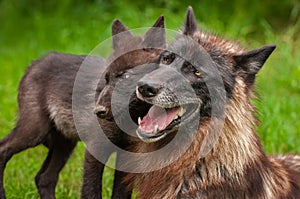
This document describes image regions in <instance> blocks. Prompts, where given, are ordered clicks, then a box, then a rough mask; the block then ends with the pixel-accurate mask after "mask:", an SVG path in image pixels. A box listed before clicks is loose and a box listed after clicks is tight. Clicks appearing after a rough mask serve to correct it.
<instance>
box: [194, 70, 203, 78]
mask: <svg viewBox="0 0 300 199" xmlns="http://www.w3.org/2000/svg"><path fill="white" fill-rule="evenodd" d="M194 74H195V75H196V76H197V77H200V75H201V74H202V73H201V72H200V71H197V70H196V71H195V72H194Z"/></svg>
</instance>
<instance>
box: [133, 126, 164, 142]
mask: <svg viewBox="0 0 300 199" xmlns="http://www.w3.org/2000/svg"><path fill="white" fill-rule="evenodd" d="M136 134H137V135H138V137H139V138H140V139H141V140H142V141H144V142H147V143H150V142H156V141H158V140H161V139H162V138H164V137H165V136H166V135H167V133H164V132H163V131H159V132H157V133H144V132H142V131H141V129H139V128H138V129H137V131H136Z"/></svg>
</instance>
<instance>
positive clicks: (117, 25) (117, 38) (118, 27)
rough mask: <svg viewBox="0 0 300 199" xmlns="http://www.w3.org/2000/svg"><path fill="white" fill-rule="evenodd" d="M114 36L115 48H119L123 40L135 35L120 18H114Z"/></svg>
mask: <svg viewBox="0 0 300 199" xmlns="http://www.w3.org/2000/svg"><path fill="white" fill-rule="evenodd" d="M120 33H122V34H120ZM112 36H113V38H112V43H113V48H114V49H117V48H119V47H120V46H121V43H122V42H121V41H122V40H128V39H130V38H131V37H133V35H132V34H131V32H130V31H129V30H128V28H127V27H126V26H125V25H123V24H122V23H121V22H120V21H119V20H118V19H116V20H114V22H113V24H112Z"/></svg>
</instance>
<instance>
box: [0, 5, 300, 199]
mask: <svg viewBox="0 0 300 199" xmlns="http://www.w3.org/2000/svg"><path fill="white" fill-rule="evenodd" d="M188 5H192V6H193V8H194V11H195V14H196V16H197V19H198V22H199V27H201V28H202V29H204V30H207V31H209V32H212V33H215V34H218V35H221V36H223V37H225V38H227V39H231V40H235V41H238V42H239V43H241V44H242V45H243V46H245V47H247V48H248V49H252V48H257V47H260V46H262V45H265V44H270V43H275V44H277V49H276V50H275V52H274V53H273V54H272V55H271V57H270V58H269V60H268V61H267V63H266V64H265V66H264V68H263V69H262V71H261V72H260V73H259V75H258V81H257V91H258V94H259V98H258V100H256V101H255V104H256V105H257V107H258V110H259V114H258V116H259V118H260V121H261V125H260V126H259V127H258V131H259V135H260V137H261V139H262V143H263V146H264V148H265V150H266V151H267V153H270V154H271V153H287V152H291V153H300V139H299V135H300V131H299V129H300V120H299V117H300V60H299V55H300V2H299V0H287V1H271V0H266V1H259V0H253V1H241V0H233V1H227V0H217V1H214V2H212V1H211V0H202V1H179V0H178V1H167V0H153V1H145V2H142V1H134V0H124V1H116V0H113V1H108V0H86V1H83V0H73V1H71V0H51V1H41V0H0V138H3V137H4V136H5V135H6V134H7V133H8V132H9V131H10V130H11V129H12V128H13V127H14V124H15V120H16V117H17V101H16V99H17V87H18V83H19V81H20V79H21V77H22V75H23V74H24V70H25V68H26V67H27V66H28V65H29V64H30V63H31V61H32V60H35V59H38V58H39V57H41V56H43V55H45V54H47V53H48V52H49V51H52V50H55V51H59V52H65V53H74V54H88V53H89V52H90V51H91V50H92V49H93V48H94V47H95V46H96V45H97V44H99V43H100V42H101V41H103V40H105V39H107V38H109V37H110V36H111V22H112V21H113V19H115V18H118V19H120V20H121V21H122V22H124V23H125V24H126V25H127V26H128V27H129V28H140V27H149V26H151V25H152V24H153V23H154V22H155V20H156V19H157V17H158V16H160V15H161V14H163V15H165V21H166V27H167V28H168V29H173V30H179V29H180V27H181V25H182V23H183V20H184V15H185V12H186V8H187V6H188ZM83 151H84V146H83V144H82V143H80V144H79V146H78V147H77V149H76V150H75V152H74V154H73V156H72V157H71V159H70V160H69V162H68V164H67V165H66V167H65V168H64V169H63V171H62V173H61V175H60V180H59V183H58V186H57V190H56V192H57V198H78V197H79V192H80V186H81V175H82V159H83ZM46 152H47V151H46V149H45V148H44V147H43V146H39V147H36V148H34V149H30V150H27V151H25V152H22V153H20V154H18V155H16V156H14V157H13V158H12V160H11V161H10V162H9V163H8V165H7V169H6V171H5V188H6V192H7V197H8V198H38V195H37V191H36V188H35V185H34V176H35V174H36V173H37V172H38V170H39V168H40V167H41V164H42V162H43V160H44V158H45V157H46ZM112 173H113V171H112V170H111V169H109V168H107V172H106V173H105V179H104V184H105V187H104V190H103V191H104V198H109V196H110V192H111V183H112Z"/></svg>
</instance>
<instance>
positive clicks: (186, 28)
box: [183, 6, 198, 36]
mask: <svg viewBox="0 0 300 199" xmlns="http://www.w3.org/2000/svg"><path fill="white" fill-rule="evenodd" d="M197 30H198V26H197V21H196V18H195V15H194V11H193V8H192V6H189V7H188V9H187V13H186V17H185V22H184V25H183V34H184V35H189V36H192V35H193V34H194V32H196V31H197Z"/></svg>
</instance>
